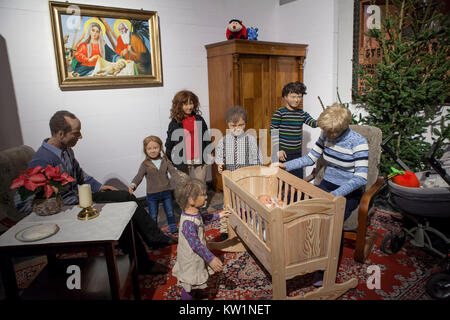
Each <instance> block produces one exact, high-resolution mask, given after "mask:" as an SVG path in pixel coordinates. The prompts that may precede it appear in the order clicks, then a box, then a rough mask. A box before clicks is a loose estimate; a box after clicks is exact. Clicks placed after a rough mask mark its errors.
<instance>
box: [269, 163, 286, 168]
mask: <svg viewBox="0 0 450 320" xmlns="http://www.w3.org/2000/svg"><path fill="white" fill-rule="evenodd" d="M270 167H271V168H281V169H286V165H285V164H284V163H281V162H274V163H271V164H270Z"/></svg>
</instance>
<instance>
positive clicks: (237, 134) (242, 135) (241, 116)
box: [215, 106, 262, 240]
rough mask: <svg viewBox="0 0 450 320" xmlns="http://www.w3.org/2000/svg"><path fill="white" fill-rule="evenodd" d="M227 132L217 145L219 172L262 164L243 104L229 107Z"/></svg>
mask: <svg viewBox="0 0 450 320" xmlns="http://www.w3.org/2000/svg"><path fill="white" fill-rule="evenodd" d="M225 119H226V121H227V126H228V129H227V134H226V135H225V136H224V137H222V139H220V140H219V143H218V144H217V146H216V156H215V162H216V164H217V166H218V171H219V173H222V171H223V170H230V171H234V170H237V169H239V168H244V167H249V166H260V165H262V155H261V151H260V150H259V148H258V144H257V142H256V139H255V138H254V137H253V136H252V135H250V134H248V133H247V132H245V126H246V124H247V112H246V111H245V109H244V108H243V107H241V106H235V107H233V108H231V109H228V111H227V113H226V116H225ZM226 219H227V218H222V219H221V220H220V233H221V240H225V239H226V238H228V229H227V220H226Z"/></svg>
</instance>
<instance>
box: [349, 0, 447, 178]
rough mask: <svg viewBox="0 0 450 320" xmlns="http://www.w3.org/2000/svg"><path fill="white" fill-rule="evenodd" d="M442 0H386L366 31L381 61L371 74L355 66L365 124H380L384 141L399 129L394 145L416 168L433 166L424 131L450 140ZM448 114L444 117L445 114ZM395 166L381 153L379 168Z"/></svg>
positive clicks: (358, 96) (410, 165)
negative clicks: (427, 158) (377, 23)
mask: <svg viewBox="0 0 450 320" xmlns="http://www.w3.org/2000/svg"><path fill="white" fill-rule="evenodd" d="M441 4H443V1H436V0H434V1H433V0H409V1H406V0H403V1H401V0H393V1H391V3H389V1H386V6H385V14H384V17H383V18H382V19H381V25H380V28H379V29H371V30H369V32H368V33H367V34H366V35H368V36H369V37H372V38H374V39H375V40H376V42H377V43H378V44H379V47H380V49H381V54H382V57H381V61H380V62H379V63H378V64H376V65H375V66H374V69H373V70H372V72H371V73H369V70H366V69H363V68H356V70H357V72H358V76H359V77H360V79H361V80H362V82H363V83H364V88H363V90H361V92H355V91H354V100H355V101H356V102H357V106H358V107H360V108H364V109H365V110H366V112H367V113H368V115H367V117H364V118H362V119H361V120H360V121H359V122H360V123H361V124H368V125H372V126H376V127H378V128H380V129H381V130H382V132H383V139H384V138H386V137H388V136H390V135H392V134H393V133H394V132H399V133H400V135H399V136H398V138H397V139H396V140H393V141H392V142H391V143H392V145H390V146H391V148H392V149H393V150H394V152H396V154H397V156H398V157H399V158H400V159H402V161H403V162H405V163H406V165H408V166H409V168H411V169H412V170H413V171H422V170H425V169H427V168H429V166H428V164H427V163H426V162H425V161H423V157H424V156H425V154H426V152H427V151H428V150H429V148H430V143H429V142H427V141H426V136H425V135H426V133H427V131H428V130H430V129H431V134H432V137H433V138H434V139H436V138H439V139H441V141H444V142H448V140H449V135H450V130H449V126H448V122H449V115H448V111H449V108H448V107H445V106H444V104H445V102H446V101H448V99H449V94H448V93H449V83H450V82H449V75H450V73H449V70H450V68H449V67H450V59H449V38H448V35H449V34H450V32H449V31H450V30H449V25H450V19H449V16H448V15H446V14H444V13H443V12H444V11H443V8H442V7H441ZM445 114H446V115H445ZM392 166H396V164H395V163H394V161H393V160H392V159H391V158H389V156H388V155H387V154H384V153H383V154H382V159H381V165H380V171H381V173H382V174H387V173H388V172H389V171H390V167H392Z"/></svg>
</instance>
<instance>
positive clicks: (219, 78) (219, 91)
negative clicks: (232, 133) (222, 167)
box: [205, 39, 307, 190]
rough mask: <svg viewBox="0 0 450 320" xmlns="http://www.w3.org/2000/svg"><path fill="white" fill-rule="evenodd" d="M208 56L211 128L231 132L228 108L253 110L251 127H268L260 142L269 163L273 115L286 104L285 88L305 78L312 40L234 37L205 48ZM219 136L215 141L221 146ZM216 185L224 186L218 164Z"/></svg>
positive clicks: (214, 169) (214, 172) (250, 121)
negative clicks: (276, 40)
mask: <svg viewBox="0 0 450 320" xmlns="http://www.w3.org/2000/svg"><path fill="white" fill-rule="evenodd" d="M205 47H206V52H207V59H208V87H209V116H210V128H216V129H219V130H220V131H221V132H222V134H225V130H226V128H227V126H226V121H225V113H226V111H227V109H229V108H231V107H233V106H235V105H241V106H243V107H244V108H245V109H246V110H247V114H248V123H247V126H246V130H248V129H250V128H253V129H255V130H256V131H255V132H256V134H258V137H259V136H260V135H259V129H267V138H266V139H260V140H258V143H259V146H260V149H261V152H262V153H263V157H264V158H265V159H264V160H265V163H268V160H269V159H270V132H269V129H270V119H271V117H272V114H273V112H274V111H275V110H276V109H278V108H279V107H281V103H282V101H281V100H282V99H281V90H282V88H283V87H284V85H286V84H287V83H289V82H292V81H301V82H303V64H304V61H305V57H306V47H307V45H306V44H292V43H277V42H264V41H255V40H242V39H234V40H227V41H222V42H218V43H212V44H208V45H206V46H205ZM217 142H218V140H217V141H215V143H216V144H217ZM212 179H213V185H214V187H215V189H216V190H222V178H221V175H220V174H218V173H217V166H216V165H213V167H212Z"/></svg>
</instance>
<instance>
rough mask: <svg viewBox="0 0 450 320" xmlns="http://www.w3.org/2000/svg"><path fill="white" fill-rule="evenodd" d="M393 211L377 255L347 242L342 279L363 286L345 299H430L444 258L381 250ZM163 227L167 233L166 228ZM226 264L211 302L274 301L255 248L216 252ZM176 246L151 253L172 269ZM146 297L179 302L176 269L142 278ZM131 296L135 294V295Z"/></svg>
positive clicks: (379, 219) (302, 283) (381, 219)
mask: <svg viewBox="0 0 450 320" xmlns="http://www.w3.org/2000/svg"><path fill="white" fill-rule="evenodd" d="M398 227H399V226H398V225H397V223H396V222H394V221H393V220H392V218H391V215H390V214H389V212H386V211H382V210H376V211H375V213H374V215H373V217H372V222H371V227H370V228H371V229H372V230H373V231H375V232H377V233H379V234H380V237H379V238H378V240H377V242H376V244H375V246H374V248H373V250H372V253H371V254H370V256H369V257H368V259H367V260H366V262H365V263H364V264H361V263H358V262H355V261H354V260H353V251H354V249H353V247H352V244H353V243H352V242H345V243H344V252H343V259H342V262H341V265H340V268H339V272H338V276H337V282H338V283H340V282H344V281H347V280H349V279H351V278H356V279H357V280H358V286H357V287H356V288H354V289H351V290H349V291H347V292H346V293H345V294H344V295H342V296H341V297H340V298H339V299H340V300H431V297H429V296H428V295H427V293H426V292H425V287H426V283H427V281H428V279H429V277H430V276H431V274H432V270H433V268H436V265H437V264H438V263H439V261H440V258H438V257H434V256H431V255H429V254H428V253H426V252H424V251H423V250H421V249H419V248H416V247H414V246H413V245H411V244H410V243H409V242H408V241H407V242H406V243H405V245H404V246H403V248H402V249H401V250H400V251H399V252H397V253H396V254H392V255H387V254H385V253H383V252H382V251H381V250H380V244H381V240H382V237H383V236H384V235H385V234H386V233H387V232H388V231H390V230H392V229H393V228H398ZM163 230H164V231H165V232H167V231H168V230H167V226H166V227H165V228H164V227H163ZM206 230H207V231H206V234H207V239H208V241H218V238H219V225H218V222H214V223H213V224H211V225H209V226H208V227H207V229H206ZM214 253H215V254H216V255H218V256H219V257H220V258H221V259H222V261H223V262H224V270H223V272H222V273H220V274H215V275H213V276H211V278H210V279H209V281H208V288H207V289H205V290H204V295H205V298H206V299H210V300H224V299H226V300H266V299H272V283H271V277H270V274H268V273H267V272H266V271H265V269H264V268H263V267H262V265H260V264H259V262H258V261H257V260H256V258H255V257H254V256H253V255H252V254H251V253H250V252H244V253H225V254H220V253H219V252H214ZM176 254H177V246H172V247H168V248H164V249H162V250H157V251H152V252H150V256H151V258H152V259H154V260H155V261H158V262H159V263H161V264H164V265H169V266H170V268H172V267H173V266H174V264H175V261H176ZM371 265H377V266H378V267H379V268H380V271H381V279H380V288H379V289H376V288H374V289H369V288H368V286H367V280H368V278H369V277H370V275H371V273H372V272H370V271H369V272H368V267H369V266H371ZM312 282H313V274H307V275H304V276H299V277H296V278H294V279H291V280H288V282H287V291H288V294H289V296H297V295H299V294H302V293H306V292H308V291H311V290H313V289H314V287H313V286H312ZM140 283H141V293H142V299H144V300H146V299H149V300H151V299H153V300H176V299H179V297H180V294H181V288H180V287H179V286H177V279H176V278H175V277H174V276H173V275H172V273H171V272H169V274H166V275H157V276H151V275H148V276H140ZM130 296H131V294H130Z"/></svg>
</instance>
